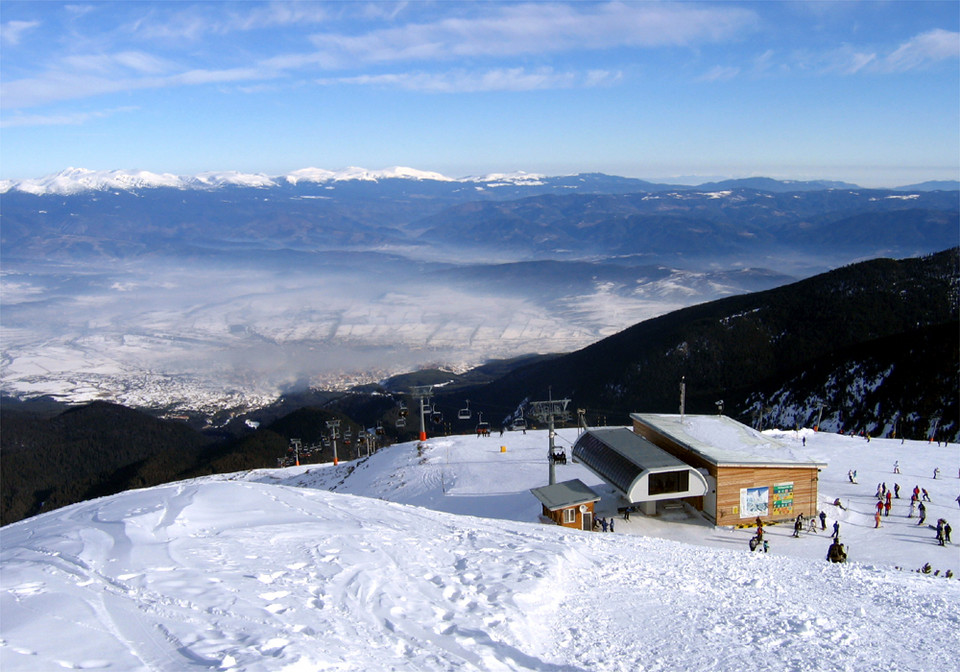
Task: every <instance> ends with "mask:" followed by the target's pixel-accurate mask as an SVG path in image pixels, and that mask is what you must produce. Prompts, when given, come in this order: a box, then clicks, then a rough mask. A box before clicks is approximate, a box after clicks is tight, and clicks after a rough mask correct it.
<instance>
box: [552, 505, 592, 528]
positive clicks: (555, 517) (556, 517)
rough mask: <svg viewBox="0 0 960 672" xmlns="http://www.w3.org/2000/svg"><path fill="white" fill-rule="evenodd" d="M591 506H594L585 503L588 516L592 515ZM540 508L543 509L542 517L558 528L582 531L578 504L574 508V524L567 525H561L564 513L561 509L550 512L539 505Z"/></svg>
mask: <svg viewBox="0 0 960 672" xmlns="http://www.w3.org/2000/svg"><path fill="white" fill-rule="evenodd" d="M593 505H594V502H587V513H590V514H592V513H593ZM541 508H542V509H543V515H544V516H545V517H546V518H549V519H550V520H552V521H553V522H555V523H556V524H557V525H559V526H560V527H569V528H570V529H573V530H580V529H583V514H582V513H580V505H579V504H578V505H577V506H576V507H574V510H575V511H576V512H577V517H576V520H574V522H572V523H567V524H564V523H563V511H564V510H563V509H557V510H556V511H551V510H549V509H548V508H547V507H546V506H544V505H542V504H541Z"/></svg>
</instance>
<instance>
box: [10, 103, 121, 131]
mask: <svg viewBox="0 0 960 672" xmlns="http://www.w3.org/2000/svg"><path fill="white" fill-rule="evenodd" d="M138 109H140V108H139V107H136V106H125V107H116V108H113V109H109V110H97V111H93V112H68V113H62V114H15V115H13V116H9V115H8V116H5V117H4V118H3V120H2V121H0V127H3V128H10V127H13V126H79V125H80V124H85V123H86V122H88V121H92V120H94V119H104V118H106V117H112V116H113V115H115V114H121V113H124V112H133V111H135V110H138Z"/></svg>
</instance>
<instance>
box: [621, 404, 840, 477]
mask: <svg viewBox="0 0 960 672" xmlns="http://www.w3.org/2000/svg"><path fill="white" fill-rule="evenodd" d="M630 417H631V418H632V419H634V420H636V421H637V422H640V423H641V424H643V425H646V426H647V427H650V428H652V429H654V430H655V431H656V432H657V433H659V434H661V435H663V436H666V437H668V438H670V439H673V440H674V441H675V442H676V443H679V444H680V445H682V446H684V447H686V448H687V449H688V450H690V452H692V453H694V454H696V455H699V456H700V457H702V458H704V459H705V460H707V461H708V462H711V463H712V464H715V465H717V466H720V467H723V466H750V467H756V466H763V467H807V468H811V467H823V466H826V465H825V463H823V462H817V461H816V460H814V459H812V458H810V457H809V456H807V455H804V454H803V452H802V451H800V450H798V449H797V448H796V447H794V446H792V445H790V444H789V443H787V442H785V441H781V440H779V439H776V438H773V437H771V436H767V435H766V434H763V433H761V432H758V431H757V430H755V429H753V428H752V427H748V426H747V425H744V424H742V423H739V422H737V421H736V420H734V419H733V418H729V417H727V416H725V415H689V414H687V415H683V416H680V415H670V414H660V413H631V414H630Z"/></svg>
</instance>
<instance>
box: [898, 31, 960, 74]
mask: <svg viewBox="0 0 960 672" xmlns="http://www.w3.org/2000/svg"><path fill="white" fill-rule="evenodd" d="M958 57H960V33H957V32H951V31H949V30H942V29H937V30H931V31H928V32H926V33H922V34H920V35H917V36H916V37H914V38H913V39H911V40H909V41H908V42H906V43H904V44H903V45H901V46H900V47H899V48H898V49H897V50H896V51H894V52H893V53H892V54H890V55H889V56H887V57H886V58H885V59H883V67H885V68H886V69H888V70H891V71H894V72H903V71H905V70H913V69H915V68H921V67H924V66H926V65H929V64H931V63H936V62H938V61H945V60H948V59H956V58H958Z"/></svg>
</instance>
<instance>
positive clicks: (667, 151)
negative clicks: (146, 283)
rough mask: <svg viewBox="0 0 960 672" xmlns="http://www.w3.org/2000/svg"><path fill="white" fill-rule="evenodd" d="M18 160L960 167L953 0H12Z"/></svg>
mask: <svg viewBox="0 0 960 672" xmlns="http://www.w3.org/2000/svg"><path fill="white" fill-rule="evenodd" d="M0 23H2V32H0V46H2V59H0V177H2V178H5V179H10V178H25V177H39V176H42V175H46V174H49V173H53V172H56V171H59V170H61V169H63V168H66V167H68V166H74V167H82V168H90V169H95V170H107V169H142V170H150V171H154V172H170V173H176V174H180V175H188V174H194V173H198V172H202V171H223V170H239V171H243V172H263V173H267V174H271V175H274V174H282V173H285V172H289V171H292V170H296V169H300V168H305V167H308V166H313V167H319V168H326V169H331V170H336V169H340V168H345V167H347V166H362V167H365V168H370V169H379V168H386V167H389V166H395V165H402V166H411V167H414V168H418V169H421V170H432V171H438V172H441V173H444V174H447V175H450V176H451V177H462V176H467V175H479V174H485V173H490V172H501V171H515V170H525V171H529V172H541V173H547V174H551V175H558V174H569V173H576V172H592V171H599V172H606V173H610V174H618V175H627V176H636V177H644V178H666V177H671V176H679V175H703V176H748V175H769V176H773V177H779V178H794V179H815V178H824V179H842V180H848V181H852V182H857V183H859V184H862V185H864V186H895V185H901V184H907V183H911V182H917V181H922V180H928V179H957V178H958V173H960V61H958V54H960V34H958V30H960V26H958V23H960V11H958V5H957V3H956V2H953V1H945V2H907V1H900V2H853V1H845V2H836V3H833V2H712V3H709V2H708V3H696V2H672V3H669V2H612V3H606V2H601V3H593V2H567V3H565V2H558V3H546V2H536V3H507V2H483V3H480V2H471V3H465V2H449V1H447V2H411V3H402V2H393V3H376V2H360V1H358V2H335V3H327V2H275V3H273V2H267V3H257V2H238V3H231V2H204V3H191V2H118V3H113V2H92V3H84V2H74V3H68V4H63V3H56V2H8V1H5V0H4V1H3V2H2V3H0Z"/></svg>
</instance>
